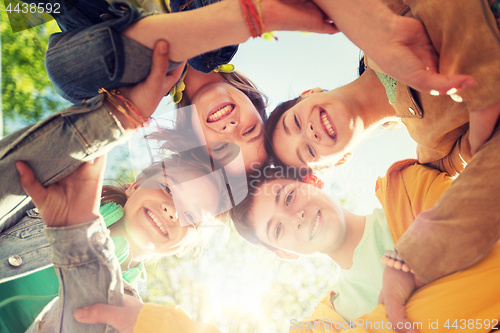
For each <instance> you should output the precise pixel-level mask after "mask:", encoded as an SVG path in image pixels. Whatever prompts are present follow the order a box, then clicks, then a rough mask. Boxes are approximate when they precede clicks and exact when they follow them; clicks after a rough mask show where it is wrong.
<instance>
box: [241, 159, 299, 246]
mask: <svg viewBox="0 0 500 333" xmlns="http://www.w3.org/2000/svg"><path fill="white" fill-rule="evenodd" d="M262 170H263V169H261V170H260V171H259V172H257V174H259V175H258V176H257V174H250V175H248V179H249V182H248V195H247V196H246V198H245V199H244V200H243V201H242V202H240V203H239V204H238V205H237V206H236V207H234V208H233V209H232V210H231V219H232V220H233V224H234V228H235V229H236V231H237V232H238V233H239V234H240V236H241V237H243V238H244V239H246V240H247V241H248V242H250V243H252V244H254V245H257V246H261V247H264V248H266V249H268V250H270V251H274V250H277V248H275V247H274V246H271V245H268V244H266V243H264V242H262V241H261V240H260V239H259V238H258V237H257V235H256V234H255V226H254V223H253V222H252V221H251V220H250V217H249V215H250V211H251V210H252V208H253V207H254V198H255V196H256V195H257V193H258V192H259V189H260V187H261V186H262V185H264V184H265V183H266V182H268V181H272V180H275V179H290V180H294V181H302V180H301V179H300V178H297V177H292V176H289V174H288V173H287V174H286V176H285V175H284V174H283V171H282V170H280V168H271V169H270V170H271V171H270V172H271V174H269V172H263V171H262Z"/></svg>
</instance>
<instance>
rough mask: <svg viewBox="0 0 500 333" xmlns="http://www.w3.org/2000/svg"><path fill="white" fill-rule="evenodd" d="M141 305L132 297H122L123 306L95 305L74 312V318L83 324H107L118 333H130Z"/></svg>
mask: <svg viewBox="0 0 500 333" xmlns="http://www.w3.org/2000/svg"><path fill="white" fill-rule="evenodd" d="M142 306H143V304H142V303H141V302H140V301H139V300H137V299H135V298H134V297H132V296H128V295H125V296H123V306H112V305H107V304H95V305H92V306H87V307H85V308H81V309H78V310H76V311H75V313H74V317H75V319H76V320H77V321H79V322H81V323H84V324H97V323H102V324H107V325H111V326H113V327H114V328H115V329H117V330H118V331H119V332H120V333H129V332H130V333H132V332H133V330H134V326H135V322H136V321H137V317H138V315H139V312H140V311H141V309H142Z"/></svg>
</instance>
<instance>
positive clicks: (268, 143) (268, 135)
mask: <svg viewBox="0 0 500 333" xmlns="http://www.w3.org/2000/svg"><path fill="white" fill-rule="evenodd" d="M301 100H302V97H300V96H299V97H297V98H294V99H291V100H288V101H286V102H283V103H280V104H279V105H278V106H277V107H276V108H275V109H274V110H273V111H272V112H271V114H270V115H269V118H268V119H267V123H266V127H265V129H264V133H265V140H264V147H265V148H266V152H267V156H269V161H270V163H271V164H274V165H280V166H285V164H284V163H283V162H281V160H280V159H279V158H278V156H277V155H276V153H275V152H274V145H273V136H274V131H275V130H276V127H277V125H278V121H279V120H280V118H281V116H282V115H283V114H284V113H285V112H287V111H288V110H289V109H291V108H292V107H294V106H295V105H296V104H297V103H299V102H300V101H301Z"/></svg>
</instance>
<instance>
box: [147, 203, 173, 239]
mask: <svg viewBox="0 0 500 333" xmlns="http://www.w3.org/2000/svg"><path fill="white" fill-rule="evenodd" d="M146 214H147V215H148V216H149V217H150V218H151V220H152V221H153V223H154V224H155V225H156V226H157V227H158V229H159V231H160V232H161V233H162V234H163V235H164V236H166V237H167V238H170V237H169V233H168V228H167V227H166V226H165V225H164V224H163V222H162V221H161V220H160V219H159V218H158V217H157V216H156V214H155V213H153V212H152V211H150V210H149V209H147V208H146Z"/></svg>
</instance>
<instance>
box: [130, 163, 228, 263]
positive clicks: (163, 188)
mask: <svg viewBox="0 0 500 333" xmlns="http://www.w3.org/2000/svg"><path fill="white" fill-rule="evenodd" d="M200 176H202V175H201V174H200ZM180 181H181V182H182V180H180ZM186 184H187V185H186V186H183V184H179V185H174V186H169V185H168V182H167V177H166V176H164V174H163V173H162V172H159V173H157V174H156V175H154V176H153V177H150V178H148V179H146V180H145V181H143V182H140V185H138V183H133V184H132V185H131V186H130V187H129V189H127V191H126V194H127V196H128V200H127V202H126V204H125V206H124V213H125V215H124V223H125V228H126V230H127V233H128V235H129V236H130V238H131V239H132V241H133V242H134V243H135V244H136V245H137V246H138V247H140V248H141V249H143V250H144V251H146V252H148V253H150V254H156V255H172V254H176V253H179V252H183V251H185V250H186V249H189V248H190V247H191V246H192V245H193V243H194V242H195V241H196V239H197V236H198V230H197V228H199V226H200V225H201V222H202V221H203V220H204V219H206V218H207V217H212V216H215V215H217V212H213V211H214V210H216V209H217V208H218V206H219V199H220V196H219V195H218V193H217V192H216V188H215V186H214V184H213V183H212V182H211V181H210V180H209V179H207V178H204V177H200V178H197V179H194V180H192V181H190V182H187V183H186ZM189 184H190V185H189ZM172 188H173V189H172ZM174 198H175V200H174ZM211 212H213V214H211Z"/></svg>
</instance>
